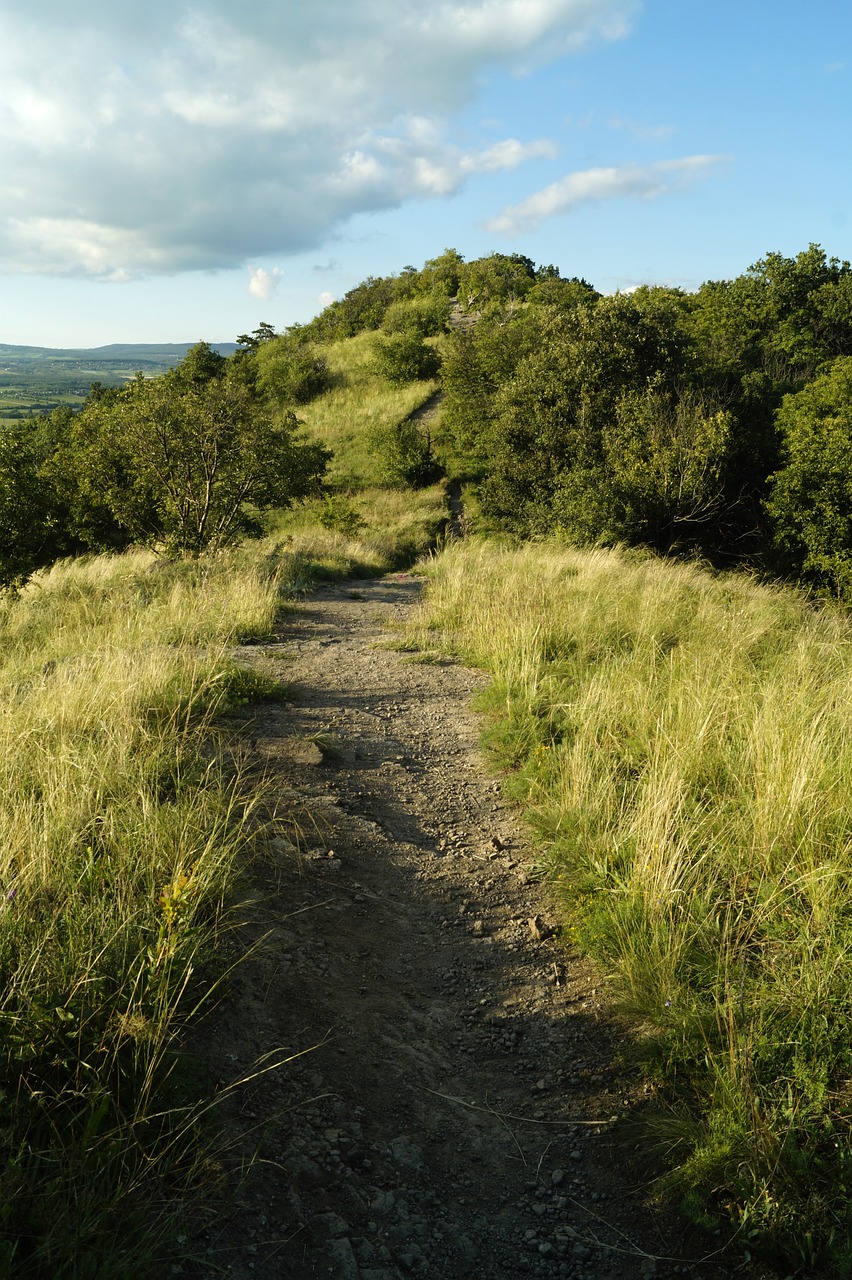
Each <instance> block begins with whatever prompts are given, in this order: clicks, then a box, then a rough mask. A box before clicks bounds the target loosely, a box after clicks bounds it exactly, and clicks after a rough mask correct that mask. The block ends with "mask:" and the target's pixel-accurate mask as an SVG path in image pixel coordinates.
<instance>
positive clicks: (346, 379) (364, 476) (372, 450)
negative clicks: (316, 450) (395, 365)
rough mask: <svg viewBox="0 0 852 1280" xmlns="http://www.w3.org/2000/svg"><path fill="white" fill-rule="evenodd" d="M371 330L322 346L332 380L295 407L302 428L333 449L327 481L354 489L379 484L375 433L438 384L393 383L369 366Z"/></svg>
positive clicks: (397, 419) (416, 404)
mask: <svg viewBox="0 0 852 1280" xmlns="http://www.w3.org/2000/svg"><path fill="white" fill-rule="evenodd" d="M374 338H375V335H374V334H372V333H362V334H359V335H358V336H357V337H355V338H347V339H346V340H345V341H343V342H337V343H333V344H331V345H330V346H328V347H324V348H323V355H324V356H325V358H326V359H327V361H328V364H329V368H330V369H331V371H332V374H333V375H334V378H335V386H334V387H333V388H332V389H331V390H330V391H327V392H326V393H325V394H324V395H322V396H319V397H318V398H317V399H316V400H314V401H312V402H311V403H310V404H307V405H304V406H302V407H301V408H300V409H299V417H300V418H301V419H302V420H303V421H304V423H305V425H306V428H307V432H308V434H309V435H310V436H311V438H313V439H318V440H322V441H323V443H324V444H326V445H328V447H329V448H331V449H332V450H333V451H334V457H333V459H332V462H331V466H330V470H329V478H330V480H331V481H332V483H333V484H336V485H338V486H342V487H345V488H349V489H353V490H358V489H369V488H376V487H380V486H381V485H382V483H383V467H382V461H381V458H380V456H379V450H378V447H377V443H376V441H377V439H378V437H379V436H380V435H381V433H382V432H383V431H387V430H389V429H391V428H393V427H395V426H397V425H398V424H399V423H401V422H403V421H404V420H405V419H406V418H407V417H408V416H409V415H410V414H411V413H413V412H414V410H415V409H418V408H419V407H420V406H421V405H422V404H424V403H425V402H426V401H427V400H428V399H429V397H430V396H431V395H433V394H434V393H435V392H436V391H437V390H438V383H437V382H436V381H428V382H411V383H408V384H406V385H404V386H398V385H395V384H394V383H391V382H388V381H387V380H386V379H384V378H382V377H379V375H378V374H376V373H374V372H373V370H372V362H373V354H372V347H373V341H374Z"/></svg>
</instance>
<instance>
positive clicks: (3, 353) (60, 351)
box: [0, 342, 237, 364]
mask: <svg viewBox="0 0 852 1280" xmlns="http://www.w3.org/2000/svg"><path fill="white" fill-rule="evenodd" d="M210 345H211V347H213V349H214V351H218V352H219V353H220V355H223V356H231V355H233V354H234V352H235V351H236V349H237V344H236V343H235V342H211V343H210ZM194 346H195V343H194V342H111V343H109V344H108V345H107V346H105V347H26V346H15V345H13V344H11V343H7V342H0V359H2V358H4V357H5V358H6V359H12V360H95V361H97V362H98V363H100V362H101V361H103V360H118V361H120V362H121V363H122V364H128V363H132V362H133V361H134V360H141V361H142V362H143V363H145V364H150V363H155V364H178V363H179V361H181V360H182V359H183V358H184V356H185V355H186V353H187V351H189V349H190V347H194Z"/></svg>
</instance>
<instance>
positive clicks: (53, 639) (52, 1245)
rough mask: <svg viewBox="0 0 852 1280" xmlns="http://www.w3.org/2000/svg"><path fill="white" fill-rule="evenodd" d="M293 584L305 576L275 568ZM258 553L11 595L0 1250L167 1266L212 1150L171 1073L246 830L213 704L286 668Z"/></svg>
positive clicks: (249, 802) (158, 564)
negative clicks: (273, 637) (178, 1213)
mask: <svg viewBox="0 0 852 1280" xmlns="http://www.w3.org/2000/svg"><path fill="white" fill-rule="evenodd" d="M283 585H284V587H285V589H287V590H289V587H290V585H291V584H290V583H289V582H288V581H285V582H284V584H283ZM281 588H282V580H281V575H280V573H279V572H278V571H277V569H276V568H274V567H272V566H271V565H270V563H269V561H268V560H265V559H263V558H259V557H255V559H254V562H253V563H249V561H248V559H247V553H246V552H242V553H236V554H235V555H234V556H232V557H230V558H224V557H223V558H222V559H220V560H218V561H215V562H209V563H203V562H197V563H178V564H175V563H167V562H163V561H160V560H157V558H156V557H155V556H153V555H152V554H150V553H147V552H146V553H134V554H129V555H126V556H122V557H115V558H93V559H90V560H88V561H77V562H73V563H68V564H63V565H58V566H56V567H55V568H54V569H53V570H51V571H50V572H49V573H47V574H44V575H41V576H39V577H38V578H36V579H35V580H34V581H33V582H32V583H31V584H29V585H28V587H27V588H26V589H25V590H24V592H23V593H22V595H21V596H20V598H18V599H6V600H5V601H3V602H2V603H0V653H1V654H2V658H0V917H2V920H0V926H2V927H0V1124H2V1134H3V1138H2V1146H0V1273H2V1274H4V1275H15V1276H16V1277H18V1276H20V1277H39V1278H41V1277H45V1278H46V1277H51V1278H55V1277H69V1278H70V1277H74V1278H75V1280H77V1278H78V1277H79V1278H82V1277H89V1276H91V1277H98V1278H99V1280H100V1278H101V1277H103V1278H104V1280H109V1278H110V1277H113V1276H125V1275H128V1274H131V1273H132V1274H133V1275H135V1276H136V1275H138V1276H141V1277H145V1276H153V1277H159V1276H161V1275H162V1274H164V1270H165V1269H166V1267H167V1263H168V1264H169V1265H170V1263H171V1261H172V1260H173V1259H174V1256H175V1255H174V1244H173V1241H171V1240H170V1237H169V1224H170V1221H171V1218H170V1213H169V1206H170V1205H171V1208H173V1207H174V1200H175V1198H176V1197H179V1195H180V1193H181V1188H182V1187H185V1186H186V1185H188V1183H189V1182H190V1181H191V1180H192V1178H193V1176H194V1175H195V1173H196V1172H197V1166H198V1164H199V1162H200V1161H201V1160H202V1158H203V1148H200V1147H199V1144H198V1141H197V1134H196V1133H195V1121H194V1115H195V1112H194V1110H193V1108H192V1106H191V1105H189V1104H188V1103H187V1102H186V1099H180V1098H178V1097H177V1094H176V1084H177V1082H179V1080H180V1076H181V1073H180V1069H179V1059H178V1058H177V1057H176V1048H177V1046H178V1043H179V1032H180V1029H181V1027H182V1025H183V1023H184V1022H185V1020H186V1019H187V1018H188V1017H189V1016H190V1015H191V1013H192V1010H193V1009H194V1008H195V1007H196V1005H197V1004H198V1002H199V1001H202V1000H203V998H204V992H205V989H206V984H205V975H207V977H208V978H209V979H210V980H213V978H214V977H215V973H216V964H215V963H212V957H213V953H214V950H215V946H216V941H217V938H218V936H219V934H220V932H221V929H222V927H223V925H224V924H226V923H227V910H226V904H227V902H228V900H229V897H230V894H231V892H232V889H233V886H234V883H235V877H236V876H237V874H238V872H239V868H240V866H241V864H242V862H243V861H244V859H245V857H246V856H247V855H248V853H249V851H250V847H251V844H252V842H253V839H254V835H253V831H254V828H255V826H256V819H255V817H254V811H255V809H256V806H257V797H256V794H253V793H252V792H251V791H250V790H249V788H248V786H247V785H246V784H244V782H243V780H242V779H241V778H240V777H239V775H238V773H237V772H236V771H235V770H234V768H233V766H232V765H229V764H228V763H227V760H228V753H227V752H224V751H222V750H220V749H219V747H218V745H217V736H216V731H215V717H216V715H217V713H218V712H219V711H221V710H224V709H226V708H228V707H231V706H235V705H240V704H242V703H245V702H246V701H252V700H256V699H257V698H258V697H259V696H265V695H267V694H268V693H270V692H271V691H272V688H271V684H270V682H269V680H268V679H266V678H264V677H263V676H259V675H255V674H254V673H252V672H249V671H246V670H245V669H243V668H241V667H238V666H237V665H236V664H235V663H234V662H233V660H232V659H231V658H230V657H229V656H228V649H227V646H228V645H229V644H231V643H232V642H233V641H234V640H235V639H236V638H237V637H238V636H241V635H256V634H263V633H266V632H268V631H269V629H270V627H271V625H272V622H273V619H274V617H275V613H276V610H277V607H278V602H279V594H280V591H281Z"/></svg>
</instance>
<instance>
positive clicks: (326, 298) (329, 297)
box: [317, 289, 334, 307]
mask: <svg viewBox="0 0 852 1280" xmlns="http://www.w3.org/2000/svg"><path fill="white" fill-rule="evenodd" d="M317 302H318V303H319V304H320V306H323V307H327V306H328V304H329V303H330V302H334V294H333V293H329V291H328V289H323V291H322V293H318V294H317Z"/></svg>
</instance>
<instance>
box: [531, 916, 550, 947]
mask: <svg viewBox="0 0 852 1280" xmlns="http://www.w3.org/2000/svg"><path fill="white" fill-rule="evenodd" d="M527 924H528V925H529V929H530V933H531V934H532V936H533V937H534V938H535V940H536V942H544V940H545V938H549V937H550V935H551V934H552V933H553V930H552V929H550V928H549V927H548V926H547V925H546V924H545V923H544V921H543V920H542V918H541V916H530V918H529V920H528V921H527Z"/></svg>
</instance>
